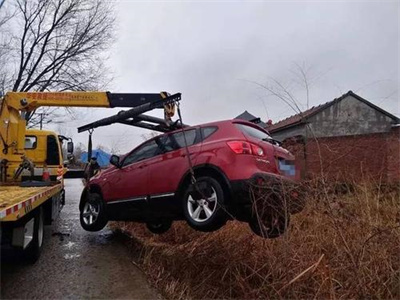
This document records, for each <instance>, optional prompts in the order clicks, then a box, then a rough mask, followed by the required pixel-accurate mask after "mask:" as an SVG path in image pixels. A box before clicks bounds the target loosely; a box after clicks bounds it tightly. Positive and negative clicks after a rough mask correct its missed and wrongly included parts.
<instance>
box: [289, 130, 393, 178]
mask: <svg viewBox="0 0 400 300" xmlns="http://www.w3.org/2000/svg"><path fill="white" fill-rule="evenodd" d="M399 133H400V130H399V129H398V128H396V129H394V130H392V132H390V133H376V134H368V135H354V136H341V137H329V138H318V139H317V140H315V139H312V138H309V139H308V140H307V142H306V143H305V145H304V143H303V142H302V141H301V139H297V140H295V139H288V140H285V141H284V144H283V146H284V147H285V148H287V149H288V150H290V151H291V152H292V153H293V154H294V155H295V156H296V160H297V163H298V165H299V166H300V168H301V169H302V176H303V178H310V177H320V176H322V175H323V176H325V177H326V178H327V179H329V180H338V181H353V180H355V181H365V180H367V181H368V180H374V181H382V182H393V181H397V182H399V181H400V138H399Z"/></svg>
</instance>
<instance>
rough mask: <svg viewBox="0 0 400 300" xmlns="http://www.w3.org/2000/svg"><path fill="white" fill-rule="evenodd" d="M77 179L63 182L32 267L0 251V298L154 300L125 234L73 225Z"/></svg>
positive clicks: (76, 215) (76, 218)
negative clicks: (59, 203)
mask: <svg viewBox="0 0 400 300" xmlns="http://www.w3.org/2000/svg"><path fill="white" fill-rule="evenodd" d="M82 188H83V186H82V183H81V180H80V179H68V180H66V205H65V207H64V208H63V210H62V212H61V215H60V218H59V219H58V221H57V222H56V223H55V224H53V225H52V226H46V228H45V239H44V243H45V244H44V247H43V251H42V255H41V257H40V258H39V260H38V261H37V262H36V263H35V264H34V265H28V264H27V263H25V262H23V261H21V258H20V257H19V256H18V255H11V256H7V255H3V257H2V261H1V294H0V296H1V298H2V299H7V298H29V299H45V298H52V299H54V298H58V299H59V298H107V299H115V298H118V299H124V298H125V299H160V296H159V295H158V294H157V293H156V291H155V290H154V289H152V288H151V287H150V286H149V284H148V283H147V281H146V278H145V277H144V275H143V274H142V273H141V271H140V270H139V269H138V268H137V267H135V265H134V263H133V262H132V260H133V257H135V256H136V254H135V253H130V252H129V250H128V248H127V246H126V245H125V244H126V243H125V240H124V239H125V238H124V237H123V236H122V235H120V234H117V233H113V232H112V231H111V230H110V229H108V228H106V229H103V230H102V231H100V232H94V233H91V232H86V231H84V230H83V229H82V228H81V226H80V224H79V210H78V203H79V198H80V193H81V191H82Z"/></svg>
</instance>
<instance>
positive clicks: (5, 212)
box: [0, 185, 59, 219]
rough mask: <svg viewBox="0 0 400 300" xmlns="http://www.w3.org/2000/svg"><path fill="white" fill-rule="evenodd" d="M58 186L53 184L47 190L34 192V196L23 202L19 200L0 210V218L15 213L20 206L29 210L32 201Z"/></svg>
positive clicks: (51, 191) (50, 192) (49, 192)
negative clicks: (38, 192)
mask: <svg viewBox="0 0 400 300" xmlns="http://www.w3.org/2000/svg"><path fill="white" fill-rule="evenodd" d="M58 187H59V186H58V185H57V186H54V187H52V188H51V189H49V190H46V191H44V192H42V193H40V194H36V195H35V196H32V197H30V198H28V199H27V200H25V201H24V202H20V203H18V204H15V205H14V206H12V207H9V208H7V209H4V210H2V211H0V219H2V218H5V217H6V216H8V215H11V214H12V213H16V212H17V211H18V210H20V209H21V208H28V210H27V209H25V211H26V212H28V211H29V210H31V209H32V204H33V203H34V202H36V201H38V200H39V199H40V198H42V197H45V196H49V195H51V194H52V193H53V192H54V190H55V189H57V188H58Z"/></svg>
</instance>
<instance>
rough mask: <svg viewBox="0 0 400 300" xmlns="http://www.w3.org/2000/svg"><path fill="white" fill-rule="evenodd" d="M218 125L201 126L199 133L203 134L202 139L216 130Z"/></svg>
mask: <svg viewBox="0 0 400 300" xmlns="http://www.w3.org/2000/svg"><path fill="white" fill-rule="evenodd" d="M217 129H218V127H214V126H213V127H203V128H201V135H202V136H203V140H205V139H206V138H208V137H209V136H210V135H212V134H213V133H214V132H216V131H217Z"/></svg>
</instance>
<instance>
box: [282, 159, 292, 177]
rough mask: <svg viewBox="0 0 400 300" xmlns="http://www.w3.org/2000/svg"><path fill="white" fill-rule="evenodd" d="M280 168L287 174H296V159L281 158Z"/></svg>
mask: <svg viewBox="0 0 400 300" xmlns="http://www.w3.org/2000/svg"><path fill="white" fill-rule="evenodd" d="M279 170H280V171H281V172H282V173H283V174H285V175H286V176H295V175H296V167H295V165H294V161H290V160H285V159H280V160H279Z"/></svg>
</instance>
